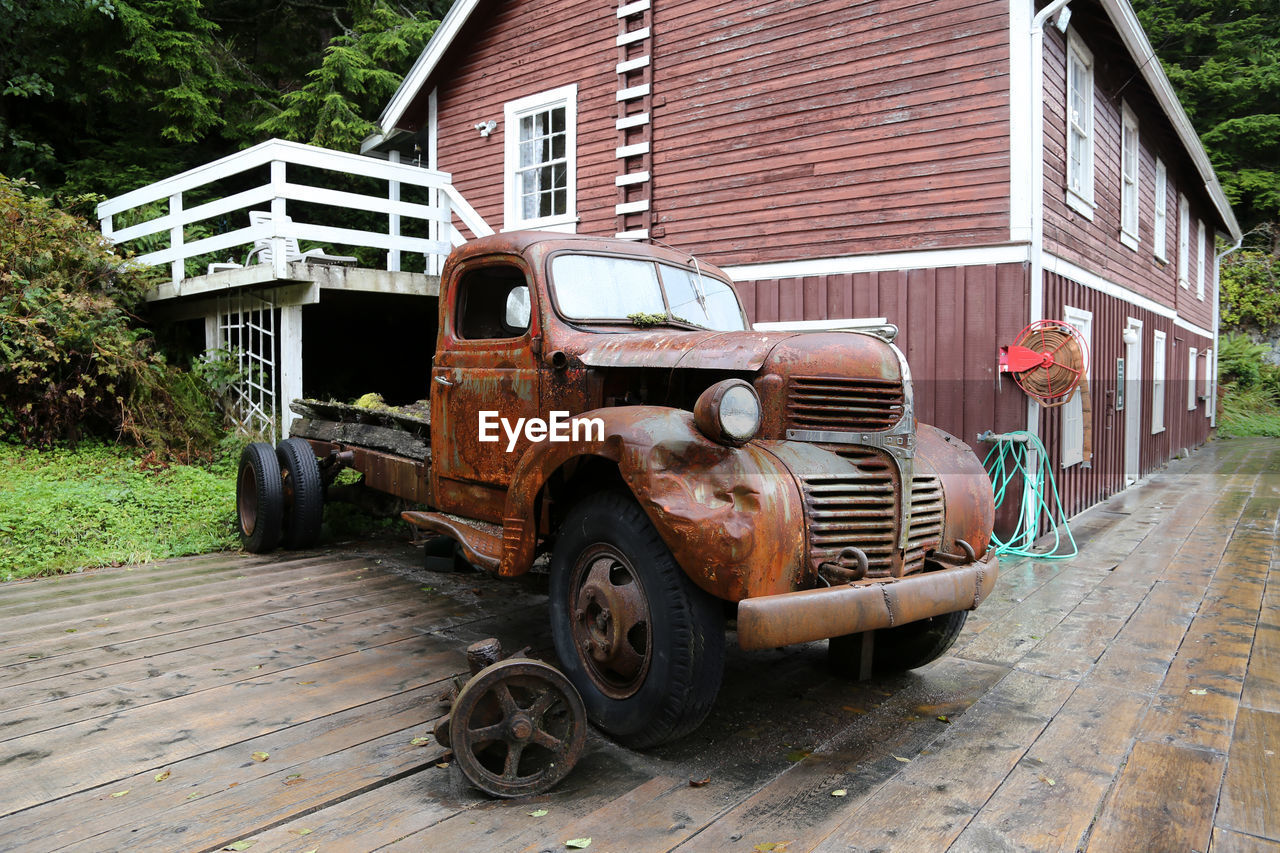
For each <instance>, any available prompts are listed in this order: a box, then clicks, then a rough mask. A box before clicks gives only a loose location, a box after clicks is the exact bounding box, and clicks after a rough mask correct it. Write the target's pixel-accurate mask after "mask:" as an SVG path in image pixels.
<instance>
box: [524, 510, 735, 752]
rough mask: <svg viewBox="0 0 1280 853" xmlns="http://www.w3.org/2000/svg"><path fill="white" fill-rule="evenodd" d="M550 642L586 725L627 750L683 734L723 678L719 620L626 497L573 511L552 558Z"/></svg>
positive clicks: (716, 608)
mask: <svg viewBox="0 0 1280 853" xmlns="http://www.w3.org/2000/svg"><path fill="white" fill-rule="evenodd" d="M549 609H550V611H551V633H552V638H553V639H554V641H555V647H556V653H557V655H558V656H559V658H560V663H561V666H562V667H563V669H564V672H565V674H566V675H567V676H568V677H569V680H570V681H572V682H573V686H574V687H576V688H577V689H578V692H579V693H581V694H582V701H583V703H584V704H585V705H586V708H587V716H588V717H589V718H590V719H591V721H592V722H593V723H595V724H596V725H597V726H598V727H599V728H600V729H601V730H603V731H604V732H605V733H607V734H609V735H610V736H612V737H613V738H614V739H615V740H617V741H618V742H619V743H622V744H624V745H626V746H629V747H632V748H636V749H643V748H645V747H650V746H657V745H658V744H660V743H665V742H667V741H670V740H675V739H676V738H678V737H682V736H683V735H686V734H688V733H689V732H691V731H693V730H694V729H695V728H697V727H698V726H699V725H700V724H701V723H702V721H703V720H704V719H706V716H707V714H708V713H710V711H711V705H712V703H713V702H714V701H715V697H716V693H718V692H719V690H720V677H721V675H722V673H723V670H724V612H723V610H722V608H721V605H720V602H719V601H718V600H717V599H715V598H714V597H712V596H711V595H709V594H708V593H706V592H704V591H703V590H701V589H699V588H698V587H697V586H696V585H694V583H693V582H692V581H690V580H689V578H688V577H686V576H685V574H684V572H683V571H682V570H681V569H680V566H679V565H678V564H677V563H676V561H675V558H674V557H673V556H672V555H671V551H670V549H668V548H667V546H666V543H664V542H663V541H662V538H661V537H660V536H659V535H658V531H657V530H655V529H654V527H653V524H652V523H650V521H649V519H648V517H647V516H645V514H644V511H643V510H642V509H641V508H640V506H639V505H638V504H637V503H636V502H635V500H634V499H633V498H632V497H631V496H630V495H628V494H622V493H619V492H605V493H603V494H599V495H593V496H590V497H588V498H586V499H585V500H583V501H582V502H581V503H579V504H578V505H577V506H575V507H574V508H573V509H572V510H570V512H569V515H568V517H567V518H566V519H565V522H564V525H563V526H562V527H561V530H560V535H559V537H558V539H557V541H556V545H555V549H554V551H553V552H552V556H551V583H550V602H549Z"/></svg>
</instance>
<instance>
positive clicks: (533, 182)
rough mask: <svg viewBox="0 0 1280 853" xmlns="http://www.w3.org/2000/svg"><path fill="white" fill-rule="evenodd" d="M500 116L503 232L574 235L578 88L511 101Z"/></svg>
mask: <svg viewBox="0 0 1280 853" xmlns="http://www.w3.org/2000/svg"><path fill="white" fill-rule="evenodd" d="M504 114H505V122H506V123H505V125H504V163H505V171H506V188H505V192H504V202H505V205H504V207H505V214H506V216H505V220H504V225H505V228H504V230H507V231H514V230H516V229H520V228H543V229H551V230H561V231H573V230H575V227H576V224H577V221H578V212H577V198H576V196H577V192H576V190H577V186H576V184H577V142H578V140H577V136H578V134H577V125H578V87H577V86H576V85H574V86H564V87H562V88H559V89H552V90H551V91H549V92H542V93H541V94H538V95H532V96H530V97H528V98H521V99H520V100H518V101H512V102H510V103H508V104H507V105H506V108H505V110H504Z"/></svg>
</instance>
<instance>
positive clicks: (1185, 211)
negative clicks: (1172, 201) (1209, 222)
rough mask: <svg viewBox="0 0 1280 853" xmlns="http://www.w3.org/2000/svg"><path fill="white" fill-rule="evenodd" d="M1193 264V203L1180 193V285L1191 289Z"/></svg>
mask: <svg viewBox="0 0 1280 853" xmlns="http://www.w3.org/2000/svg"><path fill="white" fill-rule="evenodd" d="M1190 264H1191V203H1190V202H1188V201H1187V197H1186V196H1185V195H1183V194H1182V193H1178V284H1179V285H1181V286H1182V287H1190V286H1191V280H1190V278H1189V272H1188V269H1187V268H1188V267H1189V266H1190Z"/></svg>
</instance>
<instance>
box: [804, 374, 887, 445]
mask: <svg viewBox="0 0 1280 853" xmlns="http://www.w3.org/2000/svg"><path fill="white" fill-rule="evenodd" d="M903 408H904V400H903V393H902V382H901V380H897V379H847V378H829V377H824V376H793V377H791V383H790V386H789V388H788V391H787V426H788V427H789V428H791V429H813V430H829V431H833V432H850V431H854V430H883V429H888V428H889V427H891V426H893V425H894V424H896V423H897V422H898V421H899V420H901V419H902V413H903Z"/></svg>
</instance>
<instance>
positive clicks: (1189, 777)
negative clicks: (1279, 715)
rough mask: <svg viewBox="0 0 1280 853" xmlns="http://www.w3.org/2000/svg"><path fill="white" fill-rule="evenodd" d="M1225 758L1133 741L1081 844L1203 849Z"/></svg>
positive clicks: (1100, 849)
mask: <svg viewBox="0 0 1280 853" xmlns="http://www.w3.org/2000/svg"><path fill="white" fill-rule="evenodd" d="M1225 764H1226V760H1225V758H1224V757H1223V756H1221V755H1216V754H1214V753H1211V752H1205V751H1204V750H1199V749H1187V748H1185V747H1179V746H1171V745H1169V744H1162V743H1142V742H1139V743H1136V744H1134V746H1133V752H1132V753H1131V754H1130V755H1129V761H1128V763H1127V764H1126V765H1125V768H1124V770H1123V771H1122V772H1121V774H1120V778H1119V779H1118V780H1117V781H1116V784H1115V786H1114V787H1113V788H1112V791H1111V795H1110V796H1109V797H1108V798H1107V802H1106V805H1104V806H1103V809H1102V812H1101V814H1100V815H1099V816H1098V819H1097V822H1096V823H1095V825H1094V828H1093V831H1092V833H1091V834H1090V836H1089V846H1088V847H1087V848H1086V849H1087V850H1090V851H1097V853H1111V851H1114V850H1124V849H1132V847H1133V845H1134V843H1135V841H1136V840H1137V839H1141V842H1140V843H1141V845H1142V847H1143V848H1144V849H1147V850H1207V849H1208V847H1209V835H1210V832H1211V831H1212V830H1213V805H1214V802H1215V801H1216V800H1217V798H1218V787H1219V785H1220V784H1221V782H1222V773H1223V769H1224V766H1225Z"/></svg>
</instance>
